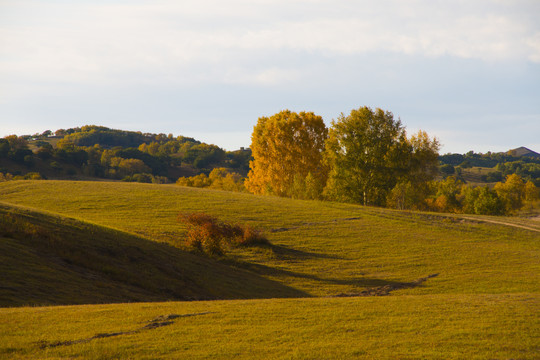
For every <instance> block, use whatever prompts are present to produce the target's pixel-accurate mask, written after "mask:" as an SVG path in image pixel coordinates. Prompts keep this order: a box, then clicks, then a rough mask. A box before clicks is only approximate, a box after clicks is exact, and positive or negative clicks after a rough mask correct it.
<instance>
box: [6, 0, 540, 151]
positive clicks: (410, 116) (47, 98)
mask: <svg viewBox="0 0 540 360" xmlns="http://www.w3.org/2000/svg"><path fill="white" fill-rule="evenodd" d="M539 19H540V1H539V0H468V1H460V0H453V1H436V0H379V1H361V0H332V1H326V0H321V1H318V0H229V1H223V0H176V1H173V0H163V1H159V0H148V1H136V0H125V1H123V0H108V1H105V0H92V1H84V0H78V1H68V0H50V1H48V0H39V1H38V0H34V1H31V0H0V136H6V135H9V134H18V135H22V134H34V133H38V132H39V133H41V132H43V131H45V130H48V129H50V130H53V131H54V130H56V129H60V128H70V127H76V126H82V125H87V124H88V125H89V124H95V125H103V126H108V127H112V128H116V129H125V130H135V131H139V130H140V131H143V132H153V133H166V134H168V133H172V134H174V135H175V136H176V135H184V136H193V137H195V138H197V139H199V140H202V141H205V142H209V143H214V144H216V145H219V146H221V147H224V148H225V149H227V150H234V149H237V148H239V147H241V146H249V145H250V143H251V139H250V137H251V132H252V130H253V126H254V125H255V124H256V122H257V119H258V118H259V117H260V116H270V115H272V114H274V113H276V112H278V111H280V110H282V109H290V110H293V111H304V110H305V111H313V112H315V113H316V114H318V115H321V116H322V117H323V118H324V119H325V121H326V123H327V125H330V122H331V120H332V119H335V118H337V116H338V115H339V114H340V113H342V112H343V113H349V112H350V111H351V110H352V109H355V108H359V107H361V106H365V105H366V106H369V107H372V108H376V107H380V108H382V109H385V110H389V111H392V112H393V113H394V116H395V117H399V118H401V120H402V122H403V123H404V125H405V126H406V127H407V130H408V132H409V133H412V132H415V131H417V130H418V129H423V130H426V131H427V132H428V133H429V134H430V135H432V136H436V137H437V138H439V140H440V142H441V143H442V145H443V147H442V150H441V152H442V153H446V152H460V153H463V152H467V151H469V150H474V151H476V152H487V151H505V150H508V149H510V148H515V147H518V146H527V147H529V148H531V149H533V150H535V151H538V152H540V20H539Z"/></svg>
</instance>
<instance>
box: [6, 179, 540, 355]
mask: <svg viewBox="0 0 540 360" xmlns="http://www.w3.org/2000/svg"><path fill="white" fill-rule="evenodd" d="M0 201H1V202H2V203H3V205H2V207H1V208H2V209H4V212H5V213H10V212H11V213H21V216H22V215H24V214H34V215H32V216H34V218H38V219H39V221H41V222H43V223H45V224H48V225H47V226H48V227H49V228H50V226H52V225H50V224H57V225H55V226H58V224H70V226H72V227H74V228H76V229H75V230H73V229H72V230H70V233H77V231H81V229H82V230H84V231H82V234H79V233H77V234H79V235H77V236H75V235H74V236H73V238H72V239H71V240H70V239H69V237H68V240H66V242H73V241H75V238H77V239H80V241H81V243H83V244H85V245H84V246H86V248H87V249H90V250H87V251H89V252H90V254H96V252H95V251H94V250H92V243H93V242H94V241H98V242H99V244H100V245H99V247H100V248H103V247H107V246H112V245H107V244H111V243H114V244H117V245H115V248H116V249H118V246H119V245H118V242H119V243H120V244H129V246H131V247H133V248H137V249H138V250H136V251H140V252H141V254H147V255H148V256H146V255H144V256H141V257H140V259H138V260H137V261H131V264H130V261H128V260H126V262H125V263H121V264H120V265H119V267H120V268H121V269H124V270H125V271H124V273H127V272H130V271H136V268H137V264H138V262H139V261H143V260H142V258H143V257H144V258H146V259H145V260H144V262H143V263H144V264H145V265H144V266H142V267H139V268H146V267H147V266H150V268H152V266H153V267H154V268H155V269H158V270H155V271H151V273H152V274H151V275H152V276H154V277H155V278H154V279H153V280H152V278H150V277H147V278H146V280H147V281H150V282H151V281H156V282H158V283H160V284H162V285H161V287H160V286H155V288H156V289H159V288H161V289H163V287H164V286H165V285H163V284H169V283H171V282H172V283H174V282H175V281H177V280H175V279H177V278H181V279H183V283H182V282H180V283H179V284H180V285H178V290H177V293H174V294H171V293H168V296H169V297H167V298H161V300H160V299H156V298H155V297H153V298H147V299H145V298H138V299H137V298H136V297H135V298H128V299H122V298H116V299H113V301H109V300H107V299H101V300H100V299H90V298H89V299H88V300H87V301H86V303H88V304H90V303H102V302H123V301H162V300H183V299H185V298H182V296H184V293H183V292H182V289H184V290H185V291H186V292H187V291H188V290H189V293H190V294H192V299H193V298H194V299H196V298H197V297H196V296H194V295H195V294H197V293H199V294H202V295H208V293H205V291H210V290H211V289H213V292H212V293H211V295H212V296H207V297H206V298H212V299H214V298H215V299H245V298H252V299H255V298H263V297H264V298H267V299H266V300H232V301H231V300H229V301H195V302H165V303H163V302H153V303H133V304H108V305H80V306H59V307H30V308H29V307H19V308H3V309H0V358H2V357H3V358H77V357H83V358H96V359H97V358H156V357H157V358H182V357H183V358H250V357H251V358H252V357H259V358H293V359H294V358H352V357H357V358H411V359H412V358H440V359H449V358H456V359H461V358H478V359H483V358H493V359H509V358H515V359H534V358H538V357H537V354H538V353H539V352H540V338H539V335H538V334H540V321H539V319H540V311H539V310H540V296H539V294H540V232H539V231H534V230H535V229H537V230H538V229H539V226H538V222H535V221H532V220H527V219H512V218H505V217H482V216H467V217H462V216H460V215H444V214H431V213H418V212H407V211H394V210H389V209H380V208H370V207H362V206H357V205H352V204H341V203H332V202H319V201H300V200H292V199H286V198H275V197H261V196H254V195H250V194H244V193H230V192H224V191H217V190H208V189H195V188H184V187H179V186H175V185H152V184H138V183H112V182H74V181H11V182H4V183H0ZM195 211H204V212H207V213H209V214H212V215H215V216H217V217H219V218H220V219H222V220H225V221H228V222H233V223H243V224H249V225H252V226H254V227H256V228H259V229H262V230H263V231H264V233H265V235H266V236H267V238H268V239H269V240H270V242H271V245H270V246H254V247H249V248H234V249H229V250H228V251H227V255H226V256H225V257H223V258H208V257H204V256H202V257H201V256H198V255H195V254H192V253H189V252H187V251H185V249H183V236H184V234H185V228H184V227H183V225H182V224H181V223H179V222H178V221H177V215H178V213H179V212H195ZM53 218H62V219H64V220H62V221H56V222H55V221H52V220H51V219H53ZM25 219H27V220H25V221H30V220H28V217H26V218H25ZM32 221H37V220H32ZM486 221H497V222H499V223H491V222H486ZM503 223H510V224H516V225H521V226H524V227H525V228H519V227H513V226H509V225H505V224H503ZM88 227H91V228H92V229H94V230H93V231H94V232H90V233H89V232H88V231H87V230H85V229H87V228H88ZM62 228H64V229H65V227H63V225H62ZM77 229H79V230H77ZM55 231H56V230H55ZM58 231H63V230H58ZM65 231H67V230H65ZM96 233H97V235H96ZM113 233H114V234H116V235H115V236H114V237H111V235H110V234H113ZM105 234H109V235H107V236H106V235H105ZM8 235H10V234H4V235H2V237H3V239H2V246H3V247H4V249H2V252H0V257H1V256H2V255H1V254H2V253H3V254H4V255H5V258H4V259H3V260H4V261H8V264H11V265H10V266H7V267H5V268H9V269H11V270H10V271H11V272H10V277H9V279H8V281H11V283H10V284H9V285H4V286H3V287H2V286H1V285H2V284H1V283H0V300H3V299H5V298H6V297H7V298H8V301H4V305H3V306H19V305H24V304H62V303H63V304H73V303H85V302H84V301H79V302H73V301H71V302H70V301H68V300H69V291H67V290H66V289H63V291H65V293H66V296H65V297H60V298H58V299H57V300H55V301H42V302H41V303H40V302H39V301H35V299H33V300H32V301H29V300H28V299H25V298H24V296H23V295H24V294H23V293H21V292H20V291H15V292H14V291H11V292H9V291H8V290H6V289H4V288H6V287H7V288H11V289H13V288H16V286H20V289H22V288H24V286H25V283H24V281H22V280H21V279H25V278H27V277H28V276H29V275H28V271H30V270H25V271H26V273H25V272H24V271H23V269H26V268H28V267H31V266H29V265H30V264H27V263H23V262H22V261H23V260H20V259H22V257H23V255H24V254H28V253H32V254H33V255H32V256H37V255H36V254H39V253H40V252H39V251H36V249H37V246H38V245H36V244H35V243H34V244H33V243H29V242H24V241H22V240H20V239H19V240H17V239H15V236H8ZM11 235H12V234H11ZM118 239H120V240H118ZM16 240H17V241H16ZM37 243H39V241H37ZM66 246H67V245H66ZM71 246H73V245H71ZM74 251H75V250H74ZM117 251H119V252H120V253H121V251H120V250H117ZM156 254H159V255H156ZM165 254H167V255H165ZM10 255H12V256H10ZM50 256H56V257H58V256H59V255H58V254H56V255H55V254H53V255H50ZM96 256H97V255H96ZM118 257H119V256H118V254H115V253H114V251H112V253H111V254H109V259H108V260H107V259H106V260H103V261H104V262H109V263H113V264H114V263H115V261H116V259H117V258H118ZM10 258H14V259H11V260H9V259H10ZM120 258H122V256H120ZM124 258H127V259H129V256H127V257H125V256H124ZM40 259H41V260H39V261H36V262H37V263H39V264H40V266H46V265H45V264H46V263H47V258H46V257H45V258H43V257H42V258H40ZM9 261H11V262H9ZM159 263H167V264H175V265H174V266H175V267H176V272H173V273H171V272H166V273H163V272H160V271H159V266H158V264H159ZM141 264H142V263H141ZM139 265H140V264H139ZM0 266H1V265H0ZM130 266H131V267H130ZM171 266H172V265H171ZM17 269H20V271H19V272H18V270H17ZM64 270H65V269H60V268H59V269H53V270H50V271H53V272H54V271H57V273H59V272H63V271H64ZM3 271H6V270H5V269H4V270H3ZM32 271H35V272H36V273H39V269H38V270H31V271H30V272H32ZM92 271H94V272H95V273H96V274H94V275H95V276H100V277H101V278H100V279H101V282H104V283H106V284H107V285H105V287H107V286H113V285H111V284H114V281H116V282H117V283H118V282H120V283H121V284H122V286H124V287H125V289H126V290H125V291H126V293H127V294H128V295H129V294H131V293H129V291H131V292H132V293H133V292H141V289H146V288H147V287H146V286H145V285H144V284H137V283H136V282H135V280H134V279H140V278H141V277H140V275H133V278H131V279H130V280H129V281H127V280H126V279H128V278H129V277H128V276H127V275H126V276H125V277H126V279H125V278H122V277H120V278H115V279H112V280H114V281H112V280H111V277H110V276H109V275H110V274H108V273H103V271H101V270H100V267H97V268H96V269H93V270H92ZM139 271H140V270H139ZM57 273H54V274H57ZM75 273H76V272H75ZM201 273H203V274H204V276H203V275H201ZM435 274H436V276H433V277H430V278H429V279H427V280H426V281H425V282H422V283H421V284H417V286H409V285H410V284H411V282H414V281H415V280H418V279H421V278H424V277H426V276H428V275H435ZM72 275H73V274H72ZM75 275H77V274H75ZM75 275H73V276H75ZM78 275H80V271H79V274H78ZM36 276H37V275H36ZM55 276H56V275H54V276H51V278H53V277H55ZM70 276H71V275H70ZM146 276H150V275H148V274H146ZM75 277H76V276H75ZM30 278H32V277H30ZM81 279H83V280H84V277H81V276H79V277H78V278H77V279H76V281H75V280H72V281H73V282H72V284H74V285H73V287H72V288H74V289H78V288H79V287H81V289H83V288H84V284H83V283H84V281H83V280H81ZM1 281H2V280H1V279H0V282H1ZM4 281H5V280H4ZM35 281H39V277H38V278H37V280H35ZM126 284H127V285H126ZM128 285H129V286H128ZM58 286H61V284H59V285H58ZM130 286H131V287H130ZM384 286H395V287H397V288H399V289H398V290H394V291H392V292H391V293H390V295H389V296H377V297H374V296H371V297H362V296H361V297H336V296H346V295H355V294H361V293H362V292H363V291H366V289H370V288H379V287H384ZM92 289H93V288H91V287H90V288H89V289H86V290H85V291H88V293H92V291H93V290H92ZM34 293H35V292H34ZM17 294H22V295H19V297H20V298H19V299H17ZM156 294H158V295H159V291H156V292H154V293H152V294H150V295H149V296H156ZM8 295H9V296H8ZM202 295H201V297H200V298H205V297H203V296H202ZM47 296H50V294H48V293H47V292H44V293H43V299H47ZM130 296H131V295H130ZM286 297H297V299H284V298H286ZM274 298H282V299H274ZM9 299H11V300H9ZM43 299H42V300H43ZM10 301H11V302H10ZM202 313H204V314H202ZM168 314H177V315H183V314H199V315H195V316H188V317H178V318H175V319H174V320H171V323H170V324H167V325H166V326H160V327H157V328H152V329H147V328H143V327H144V326H145V324H147V323H148V322H149V321H150V320H152V319H155V318H156V317H158V316H160V315H168ZM141 328H142V329H141ZM117 332H126V333H125V334H121V335H117V336H102V337H97V338H93V339H91V340H88V339H90V338H92V337H94V336H95V335H96V334H111V333H117ZM85 339H86V340H88V341H86V340H85ZM75 340H85V341H81V342H77V343H70V344H62V345H58V346H51V344H53V345H54V344H55V343H59V342H65V341H75ZM259 355H260V356H259Z"/></svg>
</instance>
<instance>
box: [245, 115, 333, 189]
mask: <svg viewBox="0 0 540 360" xmlns="http://www.w3.org/2000/svg"><path fill="white" fill-rule="evenodd" d="M327 136H328V129H327V128H326V125H325V124H324V121H323V119H322V117H320V116H317V115H315V114H314V113H312V112H300V113H295V112H292V111H289V110H283V111H281V112H279V113H277V114H275V115H273V116H271V117H261V118H259V121H258V123H257V125H256V126H255V127H254V129H253V134H252V136H251V151H252V154H253V159H254V160H253V161H251V162H250V167H251V171H250V172H249V174H248V178H247V180H246V182H245V186H246V189H247V190H248V191H250V192H252V193H254V194H273V195H278V196H295V197H308V196H309V197H310V198H315V197H318V196H319V195H320V194H321V192H322V188H323V187H324V184H325V183H326V178H327V173H328V171H327V169H326V167H325V166H324V165H323V162H322V159H323V150H324V146H325V141H326V138H327Z"/></svg>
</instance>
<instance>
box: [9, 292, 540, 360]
mask: <svg viewBox="0 0 540 360" xmlns="http://www.w3.org/2000/svg"><path fill="white" fill-rule="evenodd" d="M539 300H540V299H539V297H538V296H532V295H523V294H514V295H444V296H443V295H424V296H399V297H394V296H391V297H383V298H348V299H325V298H319V299H297V300H257V301H244V300H237V301H215V302H187V303H186V302H184V303H153V304H149V303H139V304H122V305H94V306H70V307H55V308H18V309H0V318H2V319H3V321H2V322H0V334H2V335H1V337H0V357H3V358H6V359H7V358H10V359H17V358H40V359H47V358H89V359H103V358H118V359H126V358H138V359H156V358H164V359H179V358H183V359H203V358H205V359H206V358H216V359H230V358H237V359H250V358H259V359H262V358H264V359H283V358H287V359H350V358H364V359H374V358H378V359H380V358H385V359H418V358H429V359H465V358H466V359H511V358H515V359H534V358H536V356H537V354H538V352H537V351H538V350H539V348H538V344H539V343H538V334H539V333H540V322H539V318H538V316H531V315H532V314H535V313H536V314H537V311H538V306H539V305H540V304H539ZM168 314H177V315H184V314H201V315H196V316H191V317H181V318H177V319H175V320H174V322H173V324H171V325H168V326H163V327H160V328H156V329H152V330H141V331H139V332H137V333H134V334H127V335H119V336H115V337H108V338H103V339H95V340H92V341H89V342H86V343H80V344H74V345H64V346H57V347H49V348H47V347H45V348H40V346H44V345H46V344H52V343H57V342H61V341H70V340H80V339H85V338H90V337H92V336H94V335H96V334H99V333H114V332H126V331H133V330H137V329H140V328H141V327H142V326H144V325H145V324H147V323H148V322H149V321H150V320H152V319H154V318H156V317H158V316H160V315H168Z"/></svg>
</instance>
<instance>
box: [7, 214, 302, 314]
mask: <svg viewBox="0 0 540 360" xmlns="http://www.w3.org/2000/svg"><path fill="white" fill-rule="evenodd" d="M0 274H2V276H1V277H0V306H15V305H28V304H32V305H36V304H38V305H44V304H88V303H104V302H109V303H110V302H132V301H164V300H196V299H199V300H200V299H216V298H220V299H223V298H229V299H232V298H260V297H282V296H283V297H293V296H294V297H298V296H305V294H303V293H302V292H300V291H297V290H293V289H290V288H287V287H286V286H284V285H282V284H279V283H276V282H273V281H270V280H267V279H264V278H262V277H260V276H257V275H254V274H253V273H250V272H248V271H245V270H241V269H237V268H233V267H231V266H227V265H226V264H222V263H217V262H216V261H213V260H211V259H207V258H203V257H199V256H195V255H192V254H189V253H186V252H183V251H181V250H179V249H177V248H174V247H172V246H169V245H167V244H162V243H157V242H152V241H148V240H146V239H143V238H140V237H137V236H134V235H130V234H126V233H123V232H120V231H117V230H112V229H108V228H105V227H102V226H98V225H94V224H89V223H85V222H81V221H77V220H73V219H69V218H66V217H62V216H55V215H52V214H47V213H43V212H38V211H34V210H29V209H25V208H21V207H15V206H11V205H7V204H2V203H0Z"/></svg>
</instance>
